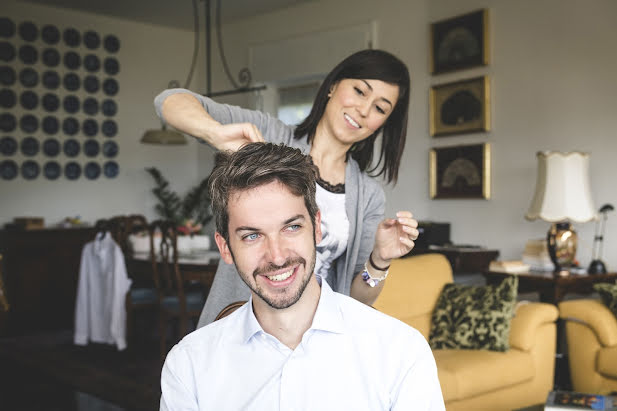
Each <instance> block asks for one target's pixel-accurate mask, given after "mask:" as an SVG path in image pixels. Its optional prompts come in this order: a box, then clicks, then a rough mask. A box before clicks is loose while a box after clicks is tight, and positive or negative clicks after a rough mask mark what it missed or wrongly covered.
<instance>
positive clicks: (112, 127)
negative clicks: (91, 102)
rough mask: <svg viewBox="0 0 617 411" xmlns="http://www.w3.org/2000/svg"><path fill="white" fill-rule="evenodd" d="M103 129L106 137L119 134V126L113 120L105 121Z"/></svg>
mask: <svg viewBox="0 0 617 411" xmlns="http://www.w3.org/2000/svg"><path fill="white" fill-rule="evenodd" d="M101 128H102V130H103V135H104V136H105V137H114V136H115V135H116V134H117V133H118V125H117V124H116V122H115V121H113V120H105V121H103V125H102V126H101Z"/></svg>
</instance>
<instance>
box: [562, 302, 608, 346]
mask: <svg viewBox="0 0 617 411" xmlns="http://www.w3.org/2000/svg"><path fill="white" fill-rule="evenodd" d="M559 311H560V317H561V319H563V320H565V321H576V322H580V323H583V324H585V325H587V326H588V327H589V328H591V330H592V331H593V332H594V333H595V334H596V336H597V338H598V340H599V341H600V343H601V344H602V345H603V346H605V347H612V346H614V345H617V318H615V316H614V315H613V313H612V312H611V311H610V310H609V309H608V308H607V307H606V306H605V305H604V304H602V302H601V301H599V300H591V299H583V300H570V301H563V302H561V303H560V304H559Z"/></svg>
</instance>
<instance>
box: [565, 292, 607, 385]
mask: <svg viewBox="0 0 617 411" xmlns="http://www.w3.org/2000/svg"><path fill="white" fill-rule="evenodd" d="M559 313H560V314H559V315H560V317H561V319H562V320H563V322H564V323H565V329H566V342H567V346H568V349H567V352H568V361H569V364H570V378H571V381H572V387H573V389H574V390H575V391H579V392H587V393H593V394H608V393H611V392H613V391H615V392H617V318H615V315H613V313H612V312H611V311H610V310H609V309H608V308H607V307H606V306H605V305H604V304H603V303H602V302H601V301H600V300H592V299H581V300H570V301H562V302H561V303H560V304H559Z"/></svg>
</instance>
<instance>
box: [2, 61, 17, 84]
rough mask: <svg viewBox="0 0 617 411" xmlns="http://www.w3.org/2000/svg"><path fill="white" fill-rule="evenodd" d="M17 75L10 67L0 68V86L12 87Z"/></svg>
mask: <svg viewBox="0 0 617 411" xmlns="http://www.w3.org/2000/svg"><path fill="white" fill-rule="evenodd" d="M16 78H17V75H16V74H15V70H14V69H13V67H10V66H0V84H2V85H3V86H12V85H13V84H15V79H16Z"/></svg>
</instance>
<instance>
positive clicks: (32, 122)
mask: <svg viewBox="0 0 617 411" xmlns="http://www.w3.org/2000/svg"><path fill="white" fill-rule="evenodd" d="M19 128H20V129H21V131H23V132H24V133H27V134H32V133H36V131H37V130H38V129H39V119H38V118H36V117H34V116H33V115H32V114H26V115H25V116H22V118H20V119H19Z"/></svg>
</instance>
